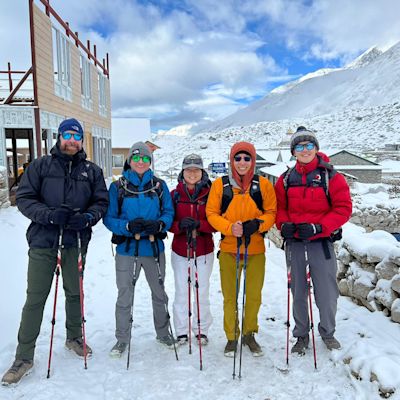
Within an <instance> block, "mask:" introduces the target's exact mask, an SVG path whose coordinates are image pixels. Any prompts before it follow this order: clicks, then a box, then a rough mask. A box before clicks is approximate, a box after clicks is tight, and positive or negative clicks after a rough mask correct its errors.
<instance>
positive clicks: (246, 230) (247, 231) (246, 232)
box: [242, 219, 260, 237]
mask: <svg viewBox="0 0 400 400" xmlns="http://www.w3.org/2000/svg"><path fill="white" fill-rule="evenodd" d="M242 226H243V236H244V237H250V236H251V235H252V234H253V233H255V232H257V231H258V228H259V227H260V221H259V220H258V219H249V220H248V221H244V222H243V224H242Z"/></svg>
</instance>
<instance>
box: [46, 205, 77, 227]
mask: <svg viewBox="0 0 400 400" xmlns="http://www.w3.org/2000/svg"><path fill="white" fill-rule="evenodd" d="M72 214H74V210H72V209H71V208H70V207H65V206H62V207H59V208H56V209H55V210H53V211H50V215H49V222H50V223H51V224H53V225H59V226H65V225H67V223H68V220H69V218H70V216H71V215H72Z"/></svg>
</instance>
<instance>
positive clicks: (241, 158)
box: [234, 156, 251, 162]
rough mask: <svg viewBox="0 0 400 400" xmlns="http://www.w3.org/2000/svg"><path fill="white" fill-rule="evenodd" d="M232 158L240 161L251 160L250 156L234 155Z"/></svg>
mask: <svg viewBox="0 0 400 400" xmlns="http://www.w3.org/2000/svg"><path fill="white" fill-rule="evenodd" d="M234 159H235V161H236V162H240V161H242V160H244V161H246V162H249V161H251V157H250V156H235V157H234Z"/></svg>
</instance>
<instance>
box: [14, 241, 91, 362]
mask: <svg viewBox="0 0 400 400" xmlns="http://www.w3.org/2000/svg"><path fill="white" fill-rule="evenodd" d="M86 251H87V248H82V264H83V266H85V261H86ZM28 255H29V264H28V287H27V290H26V302H25V305H24V308H23V310H22V317H21V323H20V327H19V331H18V347H17V351H16V356H15V358H16V359H22V360H33V355H34V352H35V344H36V339H37V337H38V336H39V332H40V326H41V324H42V319H43V310H44V306H45V303H46V300H47V297H48V295H49V292H50V289H51V285H52V281H53V277H54V271H55V268H56V264H57V249H33V248H31V249H29V252H28ZM61 273H62V282H63V287H64V292H65V312H66V328H67V338H68V339H73V338H76V337H81V336H82V332H81V321H82V318H81V308H80V298H79V273H78V250H77V248H70V249H63V250H62V252H61ZM59 283H61V282H59ZM50 322H51V321H49V325H50Z"/></svg>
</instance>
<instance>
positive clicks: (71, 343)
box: [65, 337, 93, 358]
mask: <svg viewBox="0 0 400 400" xmlns="http://www.w3.org/2000/svg"><path fill="white" fill-rule="evenodd" d="M65 347H66V348H67V349H68V350H70V351H73V352H74V353H75V354H76V355H77V356H78V357H84V354H83V340H82V338H80V337H77V338H75V339H67V340H66V341H65ZM92 353H93V352H92V349H91V348H90V347H89V345H88V344H87V343H86V357H87V358H90V357H92Z"/></svg>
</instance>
